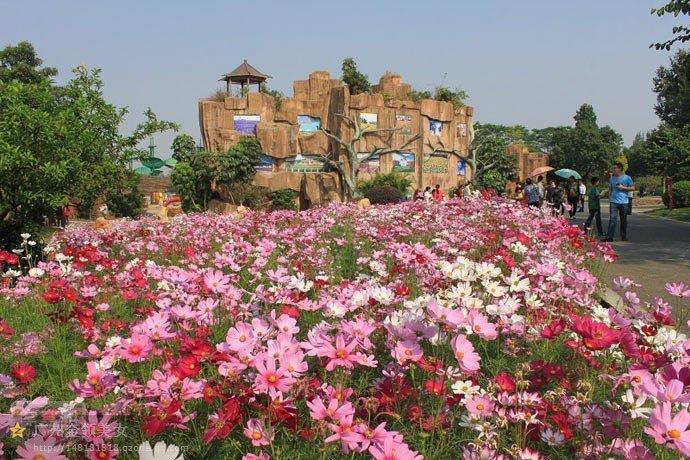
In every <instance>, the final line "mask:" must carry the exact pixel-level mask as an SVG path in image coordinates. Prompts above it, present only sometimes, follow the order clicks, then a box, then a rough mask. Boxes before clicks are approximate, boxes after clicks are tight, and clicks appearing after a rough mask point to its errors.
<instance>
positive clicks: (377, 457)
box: [369, 437, 424, 460]
mask: <svg viewBox="0 0 690 460" xmlns="http://www.w3.org/2000/svg"><path fill="white" fill-rule="evenodd" d="M369 453H370V454H371V456H372V457H373V458H374V460H423V458H424V457H422V456H421V455H419V454H417V453H416V452H414V451H413V450H410V448H409V447H408V446H407V444H405V443H404V442H402V441H396V440H395V439H394V438H393V437H388V438H386V439H384V440H383V443H377V444H372V445H371V446H370V447H369Z"/></svg>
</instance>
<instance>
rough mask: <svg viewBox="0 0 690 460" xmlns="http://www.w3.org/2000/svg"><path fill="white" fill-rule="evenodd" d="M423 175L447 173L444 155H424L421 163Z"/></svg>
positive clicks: (446, 161) (446, 160)
mask: <svg viewBox="0 0 690 460" xmlns="http://www.w3.org/2000/svg"><path fill="white" fill-rule="evenodd" d="M422 172H423V173H425V174H445V173H447V172H448V158H447V157H446V156H445V155H425V156H424V160H423V161H422Z"/></svg>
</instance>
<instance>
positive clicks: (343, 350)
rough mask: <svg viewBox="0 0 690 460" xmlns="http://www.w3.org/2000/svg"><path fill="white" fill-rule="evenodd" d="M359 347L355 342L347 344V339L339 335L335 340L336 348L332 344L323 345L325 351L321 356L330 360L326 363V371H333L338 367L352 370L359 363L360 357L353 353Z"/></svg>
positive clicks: (322, 351) (325, 343)
mask: <svg viewBox="0 0 690 460" xmlns="http://www.w3.org/2000/svg"><path fill="white" fill-rule="evenodd" d="M356 347H357V341H355V340H353V341H351V342H350V343H346V342H345V337H343V335H342V334H338V335H337V336H336V338H335V347H334V346H333V345H332V344H331V343H330V342H324V343H323V347H322V348H323V349H322V350H321V351H320V353H319V354H320V356H324V357H326V358H329V360H328V363H326V370H327V371H332V370H333V369H335V368H336V367H338V366H342V367H344V368H346V369H352V368H353V367H354V365H355V364H356V363H357V362H358V361H359V359H358V356H357V355H356V354H355V353H353V351H354V349H355V348H356Z"/></svg>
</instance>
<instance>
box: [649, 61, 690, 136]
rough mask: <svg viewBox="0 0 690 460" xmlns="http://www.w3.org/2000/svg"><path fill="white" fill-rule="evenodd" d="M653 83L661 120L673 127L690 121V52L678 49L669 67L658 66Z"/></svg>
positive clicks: (655, 107) (658, 114)
mask: <svg viewBox="0 0 690 460" xmlns="http://www.w3.org/2000/svg"><path fill="white" fill-rule="evenodd" d="M653 85H654V86H653V88H654V89H653V90H654V92H655V93H656V100H657V103H656V105H655V106H654V111H655V112H656V114H657V116H658V117H659V118H660V119H661V121H663V122H666V123H668V124H670V125H671V126H674V127H680V126H684V125H686V124H688V123H690V52H688V51H686V50H679V51H678V52H677V53H676V54H675V56H673V57H672V58H671V62H670V65H669V67H664V66H661V67H659V68H658V69H657V71H656V76H655V77H654V79H653Z"/></svg>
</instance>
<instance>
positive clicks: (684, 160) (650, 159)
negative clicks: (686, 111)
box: [640, 124, 690, 181]
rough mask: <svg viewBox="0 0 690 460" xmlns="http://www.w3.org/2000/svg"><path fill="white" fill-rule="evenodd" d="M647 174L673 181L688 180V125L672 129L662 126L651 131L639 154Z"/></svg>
mask: <svg viewBox="0 0 690 460" xmlns="http://www.w3.org/2000/svg"><path fill="white" fill-rule="evenodd" d="M640 155H641V161H642V162H643V163H644V164H646V165H647V169H649V172H651V173H653V174H658V175H662V176H668V177H671V178H672V179H673V180H674V181H681V180H684V179H688V178H690V125H686V126H683V127H682V128H673V127H670V126H668V125H665V124H662V125H660V126H659V127H658V128H657V129H655V130H653V131H651V132H650V133H649V135H648V136H647V140H646V142H645V149H644V151H643V152H641V153H640Z"/></svg>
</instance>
